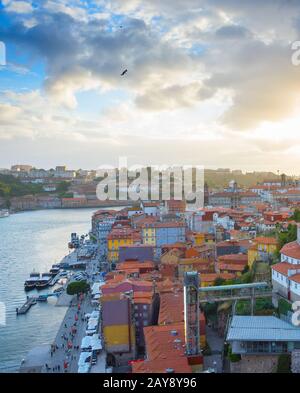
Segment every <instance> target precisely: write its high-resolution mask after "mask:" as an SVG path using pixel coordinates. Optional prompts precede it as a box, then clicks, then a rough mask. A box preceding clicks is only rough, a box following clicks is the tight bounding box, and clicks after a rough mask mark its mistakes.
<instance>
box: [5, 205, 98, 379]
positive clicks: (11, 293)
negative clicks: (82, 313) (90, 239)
mask: <svg viewBox="0 0 300 393" xmlns="http://www.w3.org/2000/svg"><path fill="white" fill-rule="evenodd" d="M95 210H96V209H70V210H43V211H33V212H23V213H18V214H13V215H11V216H10V217H7V218H1V219H0V302H1V303H0V312H1V311H3V309H4V307H5V310H6V311H5V316H6V321H3V314H2V315H0V322H1V324H0V372H7V371H14V370H16V369H18V367H19V365H20V362H21V360H22V359H23V358H25V356H26V354H27V352H28V351H29V350H30V349H31V348H32V347H34V346H36V345H40V344H45V343H51V341H53V340H54V338H55V336H56V333H57V330H58V328H59V326H60V323H61V321H62V319H63V317H64V315H65V312H66V308H65V307H55V306H54V303H53V302H55V301H54V299H51V298H50V299H49V301H48V303H38V304H36V305H34V306H33V307H32V308H31V309H30V310H29V311H28V313H27V314H25V315H19V316H17V315H16V308H17V307H20V306H21V305H22V304H23V303H24V301H25V300H26V293H25V291H24V281H25V280H26V279H27V278H28V277H29V274H30V273H31V272H32V271H33V270H35V271H36V272H41V273H42V272H47V271H49V269H50V268H51V265H53V264H54V263H58V262H60V260H61V259H62V257H63V256H64V255H66V254H67V253H68V247H67V243H68V241H69V238H70V234H71V232H77V233H78V234H80V235H81V234H85V233H88V231H89V230H90V227H91V216H92V213H93V212H94V211H95ZM50 290H51V291H52V289H50ZM46 291H47V290H46ZM48 291H49V289H48ZM30 293H34V292H33V291H32V292H30ZM41 293H42V292H41ZM3 322H5V325H4V324H3Z"/></svg>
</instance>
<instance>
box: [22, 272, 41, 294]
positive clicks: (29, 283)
mask: <svg viewBox="0 0 300 393" xmlns="http://www.w3.org/2000/svg"><path fill="white" fill-rule="evenodd" d="M39 279H40V273H36V272H33V273H30V276H29V278H28V279H27V280H26V281H25V283H24V289H25V291H30V290H31V289H34V288H36V285H37V283H38V281H39Z"/></svg>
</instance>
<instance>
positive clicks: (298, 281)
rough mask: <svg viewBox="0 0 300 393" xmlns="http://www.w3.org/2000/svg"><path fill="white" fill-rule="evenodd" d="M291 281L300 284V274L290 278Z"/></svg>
mask: <svg viewBox="0 0 300 393" xmlns="http://www.w3.org/2000/svg"><path fill="white" fill-rule="evenodd" d="M289 279H290V280H291V281H295V282H296V283H298V284H300V274H299V273H297V274H294V275H293V276H291V277H289Z"/></svg>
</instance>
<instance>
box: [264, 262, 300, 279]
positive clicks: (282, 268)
mask: <svg viewBox="0 0 300 393" xmlns="http://www.w3.org/2000/svg"><path fill="white" fill-rule="evenodd" d="M297 266H298V265H293V264H292V263H288V262H279V263H276V264H275V265H272V266H271V269H272V270H275V272H278V273H280V274H283V275H284V276H287V275H288V271H289V270H297V268H298V269H299V270H300V265H299V266H298V267H297Z"/></svg>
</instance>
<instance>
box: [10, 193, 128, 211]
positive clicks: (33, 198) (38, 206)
mask: <svg viewBox="0 0 300 393" xmlns="http://www.w3.org/2000/svg"><path fill="white" fill-rule="evenodd" d="M9 203H10V207H9V211H10V212H20V211H38V210H52V209H103V208H122V207H128V206H133V205H134V202H133V201H100V200H98V199H97V198H95V199H87V198H59V197H57V196H39V195H27V196H22V197H15V198H12V199H11V200H10V201H9Z"/></svg>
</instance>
